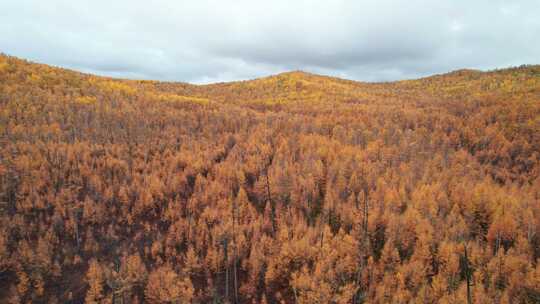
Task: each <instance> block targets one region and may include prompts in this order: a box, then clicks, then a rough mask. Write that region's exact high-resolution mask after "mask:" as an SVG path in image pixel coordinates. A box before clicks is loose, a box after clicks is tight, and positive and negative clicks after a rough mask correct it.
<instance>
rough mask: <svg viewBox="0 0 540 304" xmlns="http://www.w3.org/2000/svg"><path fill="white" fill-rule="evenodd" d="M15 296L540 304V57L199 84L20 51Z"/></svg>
mask: <svg viewBox="0 0 540 304" xmlns="http://www.w3.org/2000/svg"><path fill="white" fill-rule="evenodd" d="M180 68H181V67H180ZM0 303H112V304H114V303H122V304H127V303H216V304H217V303H229V304H239V303H248V304H249V303H298V304H300V303H306V304H308V303H309V304H311V303H335V304H341V303H343V304H346V303H351V304H359V303H466V304H471V303H478V304H480V303H498V304H499V303H500V304H503V303H504V304H506V303H508V304H510V303H524V304H532V303H540V66H538V65H524V66H520V67H513V68H507V69H499V70H492V71H477V70H458V71H454V72H449V73H446V74H440V75H434V76H430V77H426V78H421V79H416V80H404V81H395V82H383V83H366V82H356V81H350V80H344V79H339V78H333V77H326V76H320V75H315V74H310V73H305V72H301V71H294V72H288V73H283V74H278V75H274V76H269V77H265V78H260V79H255V80H249V81H237V82H228V83H216V84H209V85H193V84H187V83H176V82H159V81H149V80H144V81H143V80H141V81H139V80H123V79H114V78H108V77H99V76H94V75H89V74H84V73H79V72H75V71H71V70H66V69H62V68H58V67H53V66H48V65H44V64H38V63H33V62H30V61H26V60H23V59H19V58H16V57H12V56H8V55H0Z"/></svg>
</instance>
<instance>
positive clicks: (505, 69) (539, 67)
mask: <svg viewBox="0 0 540 304" xmlns="http://www.w3.org/2000/svg"><path fill="white" fill-rule="evenodd" d="M0 57H3V58H9V59H12V60H16V61H20V62H24V63H26V64H30V65H40V66H45V67H48V68H53V69H58V70H61V71H64V72H68V73H77V74H81V75H86V76H92V77H100V78H105V79H110V80H117V81H133V82H158V83H170V84H178V85H191V86H200V87H209V86H215V85H223V84H235V83H244V82H252V81H258V80H264V79H268V78H279V77H300V78H310V77H318V78H327V79H333V80H336V81H348V82H354V83H360V84H392V83H399V82H404V81H415V80H422V79H429V78H433V77H440V76H450V75H466V74H486V73H501V72H502V73H504V72H508V71H514V70H517V69H531V68H532V69H537V70H539V71H540V64H521V65H519V66H508V67H503V68H496V69H489V70H480V69H470V68H459V69H456V70H450V71H447V72H442V73H434V74H430V75H427V76H422V77H417V78H406V79H398V80H390V81H363V80H355V79H349V78H342V77H338V76H332V75H325V74H317V73H312V72H308V71H304V70H291V71H285V72H281V73H277V74H270V75H266V76H260V77H255V78H249V79H239V80H231V81H217V82H212V83H205V84H197V83H192V82H189V81H176V80H174V81H168V80H156V79H131V78H121V77H112V76H105V75H100V74H96V73H89V72H82V71H79V70H77V69H75V68H69V67H63V66H58V65H54V64H47V63H42V62H37V61H33V60H29V59H24V58H21V57H18V56H13V55H8V54H5V53H0ZM539 73H540V72H539Z"/></svg>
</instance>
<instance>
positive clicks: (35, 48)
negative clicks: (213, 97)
mask: <svg viewBox="0 0 540 304" xmlns="http://www.w3.org/2000/svg"><path fill="white" fill-rule="evenodd" d="M538 16H540V2H538V1H537V0H524V1H502V0H501V1H498V0H495V1H488V0H478V1H464V0H441V1H428V0H409V1H397V0H378V1H377V0H369V1H352V0H350V1H349V0H336V1H323V0H311V1H308V0H303V1H290V0H274V1H253V0H251V1H248V0H236V1H227V2H226V1H212V0H197V1H195V0H193V1H175V0H158V1H151V2H149V1H127V0H117V1H104V0H97V1H68V0H51V1H46V2H44V1H39V0H3V1H1V2H0V51H2V52H5V53H8V54H11V55H15V56H20V57H24V58H29V59H32V60H36V61H39V62H44V63H50V64H55V65H60V66H65V67H70V68H75V69H79V70H84V71H88V72H93V73H97V74H102V75H110V76H116V77H128V78H146V79H162V80H176V81H190V82H213V81H225V80H234V79H246V78H253V77H258V76H265V75H268V74H271V73H276V72H281V71H287V70H293V69H302V70H307V71H312V72H316V73H325V74H332V75H337V76H342V77H348V78H353V79H358V80H367V81H376V80H393V79H402V78H410V77H418V76H424V75H428V74H432V73H439V72H445V71H448V70H451V69H457V68H464V67H467V68H481V69H486V68H496V67H505V66H509V65H519V64H523V63H539V62H540V39H538V37H540V18H538Z"/></svg>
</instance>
